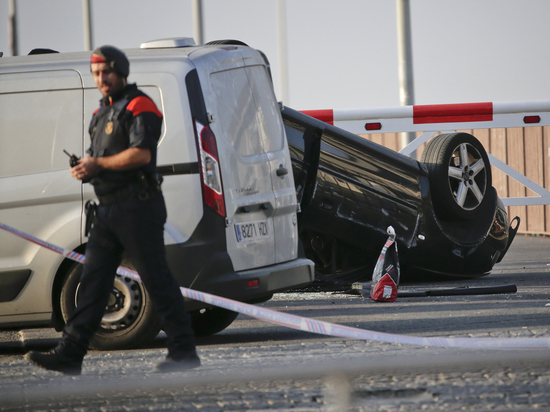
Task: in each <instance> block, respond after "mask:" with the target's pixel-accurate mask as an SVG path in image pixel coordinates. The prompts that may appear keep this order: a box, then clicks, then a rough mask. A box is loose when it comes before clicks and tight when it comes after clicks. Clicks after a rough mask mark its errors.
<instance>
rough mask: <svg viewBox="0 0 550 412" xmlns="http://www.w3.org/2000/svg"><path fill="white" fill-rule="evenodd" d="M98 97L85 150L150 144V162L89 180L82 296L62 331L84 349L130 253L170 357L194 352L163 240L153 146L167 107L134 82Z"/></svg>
mask: <svg viewBox="0 0 550 412" xmlns="http://www.w3.org/2000/svg"><path fill="white" fill-rule="evenodd" d="M111 97H112V99H113V104H112V105H110V102H109V98H108V97H107V98H104V99H102V101H101V106H100V108H99V109H98V110H97V111H96V113H95V114H94V117H93V119H92V122H91V124H90V136H91V139H92V143H91V147H90V149H89V150H88V153H89V154H90V155H91V156H93V157H102V156H112V155H115V154H117V153H120V152H122V151H124V150H126V149H128V148H132V147H137V148H147V149H149V150H150V151H151V162H150V163H149V164H148V165H146V166H144V167H142V168H140V169H134V170H130V171H108V170H103V171H101V172H100V173H99V174H98V175H97V176H96V177H94V178H93V179H92V180H91V183H92V184H93V186H94V190H95V193H96V195H97V197H98V199H99V203H100V204H99V206H98V207H97V217H96V219H95V220H94V224H93V227H92V230H91V233H90V239H89V242H88V244H87V247H86V262H85V264H84V269H83V273H82V278H81V285H80V289H79V294H78V304H77V308H76V310H75V313H74V315H73V316H72V317H71V318H70V319H69V321H68V322H67V326H66V327H65V330H64V334H63V339H64V340H66V341H69V342H71V343H72V344H74V345H75V346H76V347H78V348H79V350H82V351H84V353H85V351H86V349H87V347H88V343H89V341H90V339H91V338H92V336H93V334H94V333H95V331H96V330H97V328H98V327H99V325H100V322H101V318H102V317H103V314H104V311H105V307H106V306H107V303H108V299H109V296H110V294H111V291H112V288H113V282H114V277H115V272H116V269H117V267H118V266H119V265H120V263H121V256H122V253H123V252H124V253H125V257H127V258H128V259H129V260H130V261H131V262H132V264H133V265H134V266H135V268H136V270H137V272H138V273H139V274H140V276H141V278H142V280H143V283H144V285H145V287H146V289H147V291H148V292H149V295H150V296H151V299H152V301H153V303H154V305H155V308H156V310H157V312H158V313H159V315H160V317H161V321H162V325H163V329H164V331H165V332H166V334H167V337H168V343H167V346H168V357H169V358H173V359H178V357H179V356H180V355H186V354H189V353H194V352H195V342H194V335H193V331H192V329H191V324H190V317H189V315H188V314H187V312H186V311H185V308H184V300H183V297H182V295H181V293H180V291H179V286H178V284H177V282H176V280H175V279H174V277H173V276H172V274H171V273H170V270H169V268H168V264H167V262H166V253H165V247H164V235H163V231H164V224H165V222H166V207H165V204H164V198H163V196H162V192H161V191H160V187H159V185H158V182H157V180H156V148H157V142H158V139H159V137H160V132H161V126H162V114H161V113H160V112H159V111H158V109H157V108H156V106H155V104H154V103H153V101H152V100H151V99H150V98H149V97H147V96H146V95H145V94H144V93H142V92H141V91H139V90H138V89H137V87H136V85H135V84H130V85H127V86H125V87H124V89H122V90H121V91H120V93H119V94H118V95H116V96H111Z"/></svg>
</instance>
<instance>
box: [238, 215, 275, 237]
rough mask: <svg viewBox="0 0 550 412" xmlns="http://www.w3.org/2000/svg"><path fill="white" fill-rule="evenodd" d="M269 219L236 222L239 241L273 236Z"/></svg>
mask: <svg viewBox="0 0 550 412" xmlns="http://www.w3.org/2000/svg"><path fill="white" fill-rule="evenodd" d="M270 232H271V231H270V229H269V224H268V222H267V220H258V221H255V222H246V223H235V235H236V236H237V242H247V241H251V240H257V239H265V238H269V237H270V236H271V233H270Z"/></svg>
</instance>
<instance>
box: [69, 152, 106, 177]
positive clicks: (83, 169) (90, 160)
mask: <svg viewBox="0 0 550 412" xmlns="http://www.w3.org/2000/svg"><path fill="white" fill-rule="evenodd" d="M99 170H100V167H99V165H98V162H97V159H96V158H95V157H92V156H88V157H84V158H82V159H80V160H79V161H78V164H77V165H76V166H74V167H71V175H72V176H73V177H74V178H75V179H77V180H85V179H90V178H91V177H94V176H95V175H96V174H98V173H99Z"/></svg>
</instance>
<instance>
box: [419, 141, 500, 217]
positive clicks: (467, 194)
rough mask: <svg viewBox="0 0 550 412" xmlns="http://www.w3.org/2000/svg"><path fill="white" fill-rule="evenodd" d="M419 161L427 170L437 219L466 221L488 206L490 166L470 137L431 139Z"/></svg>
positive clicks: (476, 143) (482, 152)
mask: <svg viewBox="0 0 550 412" xmlns="http://www.w3.org/2000/svg"><path fill="white" fill-rule="evenodd" d="M421 161H422V162H423V163H425V164H426V166H427V168H428V171H429V180H430V187H431V193H432V194H431V196H432V202H433V205H434V209H435V212H436V214H437V215H438V216H439V217H440V218H442V219H448V220H470V219H473V218H475V217H477V216H479V214H480V213H482V212H483V211H484V209H485V207H486V206H487V205H488V204H490V196H489V194H490V192H491V187H492V181H491V165H490V163H489V158H488V157H487V152H486V151H485V149H484V148H483V145H482V144H481V143H480V142H479V140H477V139H476V138H475V137H474V136H472V135H471V134H468V133H450V134H442V135H439V136H437V137H435V138H434V139H432V140H431V141H430V142H428V144H427V145H426V148H425V150H424V152H423V153H422V158H421Z"/></svg>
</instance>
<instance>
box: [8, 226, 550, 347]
mask: <svg viewBox="0 0 550 412" xmlns="http://www.w3.org/2000/svg"><path fill="white" fill-rule="evenodd" d="M0 229H3V230H6V231H8V232H10V233H12V234H14V235H16V236H19V237H21V238H23V239H26V240H28V241H30V242H33V243H36V244H37V245H40V246H42V247H45V248H47V249H49V250H51V251H53V252H56V253H59V254H61V255H63V256H65V257H66V258H68V259H71V260H74V261H76V262H79V263H84V256H83V255H81V254H80V253H76V252H74V251H71V250H68V249H64V248H62V247H59V246H56V245H53V244H51V243H49V242H46V241H44V240H41V239H38V238H37V237H35V236H32V235H30V234H28V233H25V232H22V231H20V230H17V229H15V228H13V227H11V226H8V225H5V224H3V223H0ZM117 273H118V274H119V275H122V276H127V277H129V278H131V279H134V280H137V281H140V280H141V279H140V277H139V275H138V273H137V272H135V271H133V270H131V269H128V268H125V267H122V266H120V267H119V268H118V270H117ZM180 290H181V293H182V295H183V296H185V297H187V298H190V299H194V300H198V301H200V302H205V303H208V304H209V305H214V306H218V307H220V308H224V309H228V310H232V311H234V312H238V313H242V314H244V315H248V316H251V317H254V318H257V319H260V320H264V321H267V322H270V323H274V324H277V325H280V326H284V327H287V328H292V329H297V330H301V331H305V332H312V333H318V334H321V335H327V336H337V337H342V338H350V339H361V340H373V341H379V342H389V343H398V344H410V345H420V346H438V347H449V348H470V349H549V348H550V337H540V338H438V337H431V338H430V337H426V338H423V337H415V336H408V335H396V334H392V333H382V332H375V331H370V330H365V329H358V328H351V327H348V326H343V325H338V324H335V323H328V322H323V321H319V320H315V319H310V318H304V317H301V316H296V315H291V314H289V313H284V312H277V311H275V310H271V309H266V308H262V307H259V306H254V305H250V304H247V303H242V302H237V301H234V300H231V299H227V298H223V297H220V296H216V295H211V294H209V293H205V292H199V291H197V290H193V289H188V288H184V287H181V288H180Z"/></svg>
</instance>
